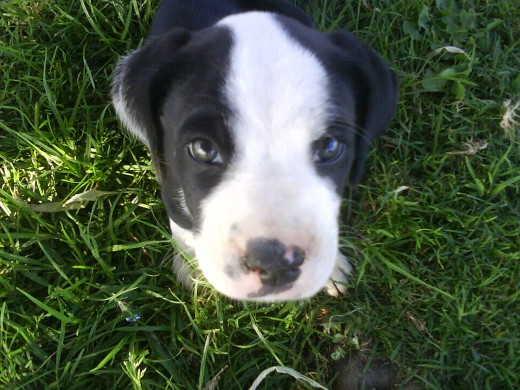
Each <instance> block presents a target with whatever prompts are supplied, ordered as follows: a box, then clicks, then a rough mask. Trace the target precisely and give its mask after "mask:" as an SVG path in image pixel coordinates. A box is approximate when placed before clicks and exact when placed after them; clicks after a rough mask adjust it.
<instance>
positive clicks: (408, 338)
mask: <svg viewBox="0 0 520 390" xmlns="http://www.w3.org/2000/svg"><path fill="white" fill-rule="evenodd" d="M300 4H301V5H302V6H304V8H306V9H307V11H308V12H309V13H310V14H311V15H313V17H314V19H315V21H316V24H317V25H318V26H319V28H321V29H322V30H328V29H332V28H348V29H350V30H352V31H354V32H355V33H356V34H357V35H358V36H360V37H361V38H363V39H364V40H365V41H367V42H369V43H370V44H371V45H372V46H373V47H374V48H375V49H376V50H377V51H379V52H380V53H381V54H382V55H383V56H384V57H385V58H387V59H388V61H389V63H390V64H391V66H392V67H393V68H394V69H395V70H396V71H397V72H398V73H399V74H400V77H401V86H402V91H401V97H400V102H399V111H398V114H397V115H396V118H395V120H394V122H393V123H392V126H391V129H390V130H389V131H388V132H387V133H386V134H385V135H384V136H383V137H382V138H381V139H380V141H379V142H378V143H377V145H376V146H375V149H374V150H373V152H372V153H371V154H370V158H369V166H370V169H369V172H368V173H367V175H366V177H365V180H364V182H363V184H362V185H360V186H359V187H358V188H356V189H354V190H352V191H350V192H349V193H348V194H347V197H346V200H345V206H344V213H343V215H344V218H343V224H344V228H343V233H342V235H341V242H342V243H343V244H344V246H345V253H346V254H348V255H350V256H351V258H352V260H353V262H354V263H355V265H356V274H355V276H354V277H352V278H351V280H350V282H349V289H348V293H347V295H346V296H344V297H342V298H341V299H333V298H331V297H328V296H326V295H324V294H320V295H318V296H317V297H315V298H314V299H312V300H310V301H309V302H303V303H289V304H276V305H253V304H243V303H237V302H232V301H230V300H228V299H226V298H223V297H222V296H220V295H219V294H217V293H215V292H214V291H213V290H211V289H210V288H204V289H203V292H202V293H201V294H200V295H198V296H194V295H192V294H190V293H188V292H186V291H183V290H182V288H181V287H180V286H179V284H178V283H177V282H176V281H175V279H174V277H173V275H172V274H171V271H170V265H169V264H170V261H171V258H172V256H173V255H174V253H173V252H174V250H173V247H172V243H171V241H170V239H169V234H168V229H167V221H166V217H165V211H164V208H163V206H162V204H161V202H160V201H159V199H160V198H159V188H158V185H157V183H156V181H155V178H154V174H153V171H152V169H151V166H150V161H149V156H148V154H147V152H146V150H145V149H144V147H143V146H142V145H141V144H139V143H138V142H136V141H135V140H133V139H131V138H130V137H129V136H127V135H125V134H124V133H123V132H122V131H121V128H120V126H119V124H118V123H117V121H116V119H115V115H114V111H113V110H112V108H111V106H110V104H109V95H108V93H109V88H110V75H111V72H112V69H113V67H114V65H115V63H116V61H117V58H118V56H120V55H122V54H124V53H125V52H126V51H128V50H130V49H132V48H135V47H137V46H138V45H139V44H140V43H141V42H142V40H143V37H144V36H146V31H147V28H148V26H149V23H150V20H151V17H152V15H153V11H154V9H155V7H156V5H157V1H147V0H140V1H137V0H132V1H130V2H126V1H120V0H105V1H101V0H77V1H72V2H71V1H65V0H55V1H49V0H41V1H21V0H8V1H3V2H1V3H0V12H1V19H0V80H1V81H0V161H1V163H0V170H1V179H0V388H7V389H42V388H57V389H76V388H96V387H97V388H114V389H116V388H117V389H127V388H134V389H166V388H169V389H170V388H171V389H195V388H203V387H204V386H205V384H208V383H209V382H210V381H211V379H213V378H214V377H215V376H217V374H219V373H220V380H219V381H218V388H220V389H234V388H237V389H238V388H247V387H248V386H250V385H251V384H252V382H253V381H254V380H255V378H256V377H257V376H258V375H259V373H260V372H261V371H263V370H264V369H267V368H269V367H272V366H277V365H284V366H287V367H290V368H293V369H295V370H296V371H298V372H300V373H302V374H304V375H306V376H307V377H310V378H312V379H314V380H316V381H317V382H319V383H321V384H322V385H324V386H327V387H330V386H331V384H332V381H333V377H334V375H335V372H334V370H333V369H332V363H333V361H334V360H335V359H338V358H340V357H341V356H343V355H345V354H348V353H350V352H351V351H355V350H358V349H368V350H370V354H371V356H374V357H375V356H388V357H390V359H391V360H392V361H393V362H395V363H396V364H397V365H398V367H399V383H400V386H401V388H404V387H405V386H406V385H407V384H408V385H409V384H410V383H414V384H415V385H418V386H422V388H426V389H460V388H465V389H483V388H490V389H491V388H492V389H507V388H516V386H517V385H518V377H519V375H520V364H519V363H520V345H519V337H520V335H519V333H520V326H519V325H518V324H519V323H520V303H519V302H520V296H519V294H520V292H519V291H520V288H519V287H520V286H519V283H520V282H519V280H520V262H519V259H520V207H519V206H520V202H519V200H520V146H519V144H520V129H519V126H518V124H516V126H515V125H514V124H512V127H511V128H510V129H509V131H507V132H506V131H505V130H504V129H503V128H502V127H501V126H500V122H501V120H502V117H503V115H504V112H505V108H504V106H503V104H504V102H505V101H506V100H509V99H511V100H512V102H513V103H514V102H516V101H518V100H519V99H520V73H519V69H520V46H519V42H520V7H518V5H517V3H516V1H514V0H508V1H501V2H488V1H476V0H475V1H471V0H461V1H450V0H437V1H427V0H412V1H405V0H397V1H387V2H383V1H377V0H370V1H357V0H356V1H351V2H343V1H334V0H329V1H320V2H318V1H300ZM446 46H454V47H457V48H459V49H462V50H464V53H465V54H460V53H459V54H457V53H452V52H446V51H444V52H441V53H437V52H436V49H438V48H441V47H446ZM517 114H520V112H517ZM517 119H518V118H517ZM476 141H485V142H486V143H487V147H486V148H481V149H479V150H478V151H477V152H476V154H473V155H471V154H469V155H466V154H461V153H453V152H461V151H465V150H466V149H467V145H466V146H465V143H471V142H473V143H474V142H476ZM481 145H483V143H481ZM91 190H95V191H91ZM87 191H90V192H87ZM80 194H83V195H81V196H80V197H79V199H78V197H76V198H73V197H74V196H76V195H80ZM71 198H72V201H71V202H69V203H67V204H66V205H63V202H65V201H67V200H70V199H71ZM201 283H202V284H203V283H204V282H201ZM138 313H140V314H141V319H138V320H135V321H133V322H132V316H133V315H136V314H138ZM126 318H129V319H130V321H129V320H127V319H126ZM262 386H263V387H262ZM262 386H261V387H260V388H276V389H286V388H308V387H305V386H307V385H304V384H303V383H301V382H300V383H299V384H297V383H296V382H295V380H294V379H293V378H291V377H290V376H287V375H282V374H271V375H270V376H268V378H267V379H266V380H265V381H264V382H263V384H262Z"/></svg>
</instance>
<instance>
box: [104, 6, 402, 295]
mask: <svg viewBox="0 0 520 390" xmlns="http://www.w3.org/2000/svg"><path fill="white" fill-rule="evenodd" d="M112 93H113V101H114V105H115V107H116V111H117V114H118V116H119V117H120V118H121V120H122V121H123V123H124V124H125V125H126V126H127V127H128V129H129V131H130V132H131V133H132V134H134V135H135V136H137V137H138V138H139V139H140V140H142V141H143V142H144V143H145V145H146V146H147V147H148V148H149V149H150V152H151V155H152V159H153V162H154V165H155V167H156V171H157V176H158V178H159V181H160V183H161V186H162V197H163V200H164V203H165V205H166V208H167V211H168V215H169V217H170V220H171V223H172V224H173V225H172V226H177V227H181V228H183V229H188V230H191V231H193V232H194V235H195V242H194V249H195V253H196V257H197V259H198V262H199V265H200V267H201V269H202V271H203V273H204V275H205V276H206V278H207V279H208V281H209V282H210V283H212V284H213V285H214V286H215V287H216V288H217V289H218V290H219V291H221V292H222V293H224V294H226V295H228V296H230V297H232V298H236V299H252V300H264V301H274V300H288V299H301V298H306V297H310V296H312V295H314V294H315V293H316V292H318V291H319V290H320V289H321V288H322V287H323V286H324V284H325V283H326V282H327V280H328V279H329V277H330V275H331V273H332V270H333V268H334V265H335V262H336V258H337V254H338V238H337V237H338V227H337V220H338V212H339V205H340V199H341V193H342V191H343V188H344V187H345V185H348V184H349V185H354V184H356V183H357V182H358V181H359V179H360V177H361V172H362V169H363V165H364V159H365V154H366V152H367V150H368V147H369V145H370V142H371V141H372V139H373V138H375V137H376V136H377V135H378V134H379V133H380V132H381V131H382V130H383V129H384V128H385V127H386V126H387V125H388V122H389V121H390V119H391V117H392V115H393V113H394V111H395V105H396V99H397V82H396V78H395V75H394V74H393V73H392V72H391V71H390V70H389V69H388V68H387V67H386V65H384V63H383V62H382V60H381V59H380V58H379V57H378V56H377V55H376V54H375V53H374V52H372V50H371V49H369V48H368V47H367V46H366V45H364V44H362V43H361V42H360V41H358V40H357V39H356V38H354V37H353V36H351V35H350V34H347V33H332V34H320V33H318V32H316V31H314V30H312V29H310V28H309V27H306V26H304V25H302V24H300V23H298V22H295V21H293V20H291V19H288V18H285V17H282V16H274V15H273V14H268V13H260V12H251V13H244V14H239V15H234V16H230V17H227V18H225V19H223V20H222V21H220V22H219V23H218V24H217V25H215V26H213V27H210V28H208V29H205V30H200V31H197V32H192V33H189V32H186V31H182V30H174V31H172V32H170V33H169V34H167V35H165V36H163V37H159V38H153V39H150V40H149V41H148V42H147V43H146V44H145V45H144V46H143V47H142V48H141V49H139V50H137V51H135V52H133V53H131V54H130V55H129V56H127V57H125V58H124V59H123V60H122V61H121V62H120V63H119V65H118V67H117V69H116V72H115V80H114V87H113V92H112Z"/></svg>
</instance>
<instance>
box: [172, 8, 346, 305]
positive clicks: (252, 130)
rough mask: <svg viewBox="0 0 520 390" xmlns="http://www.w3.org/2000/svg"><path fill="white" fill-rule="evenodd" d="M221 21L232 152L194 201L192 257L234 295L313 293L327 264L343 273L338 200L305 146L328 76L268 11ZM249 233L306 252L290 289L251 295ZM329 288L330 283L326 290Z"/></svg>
mask: <svg viewBox="0 0 520 390" xmlns="http://www.w3.org/2000/svg"><path fill="white" fill-rule="evenodd" d="M219 24H220V25H224V26H227V27H228V28H230V29H231V31H232V32H233V42H234V44H233V47H232V53H231V61H230V64H231V65H230V66H231V71H230V74H229V76H228V78H227V80H226V90H225V93H226V95H227V97H228V101H229V102H230V104H231V106H232V107H231V108H232V110H233V112H235V113H236V115H235V116H234V117H233V118H232V119H231V120H230V123H229V127H230V129H232V132H233V137H234V140H235V154H236V156H235V159H234V160H233V161H232V163H231V164H230V166H229V167H228V168H227V169H228V171H227V173H226V176H225V178H224V180H223V181H222V182H221V183H220V184H219V185H218V186H217V187H216V188H215V189H214V190H213V191H212V192H211V194H210V195H209V196H208V198H206V199H205V200H204V202H203V203H202V205H201V210H202V227H201V230H200V234H198V235H197V236H195V237H193V239H194V248H195V252H196V256H197V259H198V262H199V264H200V267H201V269H202V271H203V273H204V275H205V276H206V278H207V279H208V281H209V282H210V283H211V284H213V285H214V286H215V287H216V288H217V289H218V290H220V291H221V292H222V293H224V294H226V295H228V296H230V297H232V298H236V299H255V300H262V301H274V300H286V299H301V298H306V297H310V296H312V295H314V294H315V293H316V292H317V291H319V290H320V289H322V288H323V287H324V286H325V285H326V284H327V281H328V280H329V278H330V277H331V274H332V273H333V271H334V275H333V276H334V277H335V278H336V279H339V280H341V281H344V279H345V275H344V274H343V273H342V272H340V271H339V270H340V269H341V270H343V271H345V270H346V271H347V272H348V271H349V265H348V262H346V259H345V258H344V257H343V256H341V255H340V254H339V252H338V226H337V219H338V212H339V205H340V197H339V195H338V194H337V193H336V191H335V188H334V184H333V183H332V182H331V181H330V180H329V179H327V178H325V177H322V176H320V175H318V173H317V172H316V169H315V167H314V166H313V161H312V152H311V144H312V142H313V141H315V140H317V139H318V138H319V137H320V136H321V135H323V134H324V133H325V131H326V130H327V129H326V123H327V118H328V115H329V106H328V102H329V96H328V92H327V85H328V79H327V74H326V71H325V69H324V68H323V66H322V65H321V64H320V62H319V61H318V59H317V58H316V57H315V56H314V55H313V53H311V52H310V51H308V50H306V49H305V48H304V47H302V46H301V45H299V44H298V42H296V41H295V40H294V39H292V38H291V37H290V36H289V35H288V34H287V33H286V32H285V31H284V30H283V28H282V27H281V26H280V25H279V23H278V22H277V21H276V19H275V18H274V16H272V15H270V14H267V13H260V12H252V13H247V14H240V15H238V16H236V15H235V16H230V17H227V18H225V19H223V20H222V21H221V22H219ZM174 234H175V232H174ZM177 234H179V232H177ZM254 238H268V239H277V240H279V241H281V242H283V243H284V244H285V245H286V246H291V245H296V246H299V247H301V248H303V249H304V250H305V253H306V260H305V262H304V264H303V265H302V266H301V267H300V269H301V275H300V276H299V278H298V279H297V280H296V281H295V282H294V283H293V285H292V287H291V288H289V289H287V290H285V291H282V292H275V293H273V294H269V295H264V296H258V297H256V296H255V294H256V293H258V292H259V291H260V290H261V287H262V285H261V282H260V279H259V278H258V275H257V274H256V273H254V272H247V271H246V270H244V269H243V266H242V267H241V261H242V260H241V259H242V258H243V256H244V254H245V248H246V243H247V241H248V240H250V239H254ZM185 241H186V239H185ZM337 261H338V262H337ZM333 287H334V286H333V285H331V284H330V283H329V284H328V285H327V288H328V289H329V292H331V293H333V292H334V291H332V288H333ZM340 290H341V288H340Z"/></svg>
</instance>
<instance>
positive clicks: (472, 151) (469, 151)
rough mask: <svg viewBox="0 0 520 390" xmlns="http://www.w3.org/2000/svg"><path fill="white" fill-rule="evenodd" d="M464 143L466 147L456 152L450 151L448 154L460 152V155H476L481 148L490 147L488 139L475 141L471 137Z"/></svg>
mask: <svg viewBox="0 0 520 390" xmlns="http://www.w3.org/2000/svg"><path fill="white" fill-rule="evenodd" d="M462 145H463V146H464V149H462V150H458V151H456V152H448V153H446V154H458V155H462V156H474V155H476V154H477V153H478V152H479V151H480V150H484V149H486V148H487V147H488V142H487V141H486V140H477V141H473V140H472V139H470V140H469V141H468V142H464V143H463V144H462Z"/></svg>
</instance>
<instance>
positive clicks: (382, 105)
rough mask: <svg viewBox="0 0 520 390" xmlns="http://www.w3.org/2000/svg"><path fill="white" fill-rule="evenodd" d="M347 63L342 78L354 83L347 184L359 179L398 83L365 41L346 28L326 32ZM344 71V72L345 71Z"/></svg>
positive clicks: (392, 111) (386, 122) (394, 105)
mask: <svg viewBox="0 0 520 390" xmlns="http://www.w3.org/2000/svg"><path fill="white" fill-rule="evenodd" d="M329 39H330V40H331V41H332V43H333V44H334V45H335V46H336V47H337V48H339V49H340V50H341V51H342V52H343V55H344V60H345V61H347V62H348V64H349V66H348V67H346V68H345V74H344V77H345V79H347V80H349V82H350V83H353V84H354V91H353V92H354V95H355V102H356V125H357V129H356V141H355V145H354V146H355V148H354V151H355V153H356V157H355V160H354V162H353V165H352V168H351V171H350V174H349V184H350V185H351V186H354V185H356V184H358V183H359V181H360V180H361V177H362V174H363V167H364V165H365V158H366V155H367V153H368V151H369V148H370V145H371V143H372V141H373V140H374V139H375V138H376V137H377V136H378V135H379V134H381V133H382V132H383V130H385V129H386V128H387V127H388V125H389V124H390V121H391V120H392V117H393V116H394V114H395V111H396V108H397V98H398V93H399V85H398V84H399V83H398V80H397V76H396V74H395V73H394V72H393V71H392V70H391V69H390V68H389V67H388V66H387V65H386V63H385V62H384V60H383V59H382V58H381V57H380V56H379V55H378V54H377V53H376V52H375V51H373V50H372V49H371V48H370V47H369V46H368V45H366V44H365V43H363V42H362V41H361V40H359V39H358V38H356V37H355V36H354V35H353V34H351V33H349V32H346V31H336V32H332V33H330V34H329ZM347 73H348V74H347Z"/></svg>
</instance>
